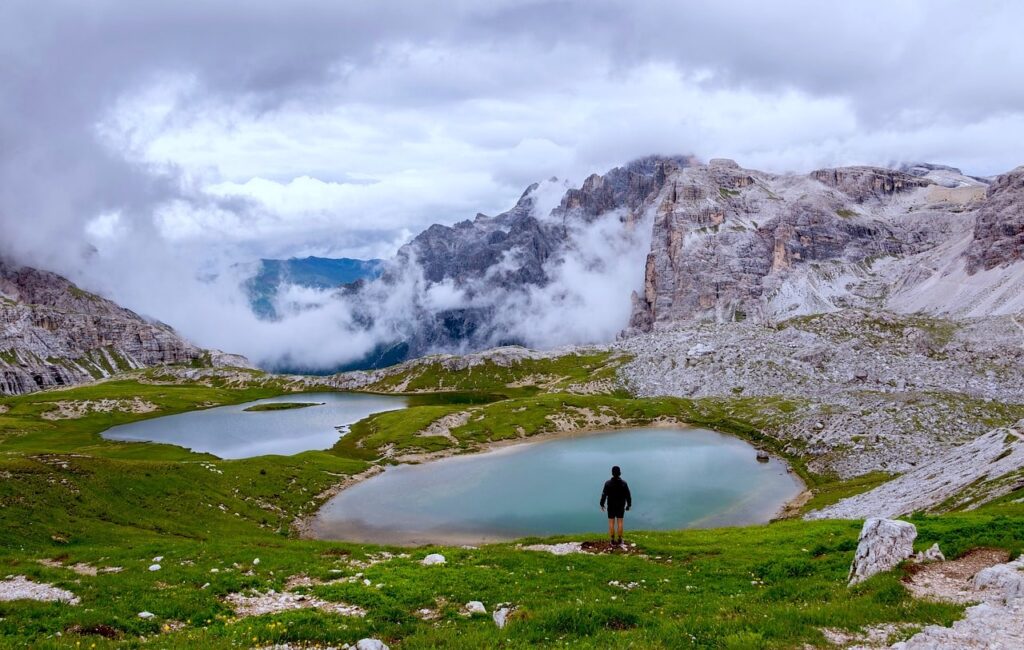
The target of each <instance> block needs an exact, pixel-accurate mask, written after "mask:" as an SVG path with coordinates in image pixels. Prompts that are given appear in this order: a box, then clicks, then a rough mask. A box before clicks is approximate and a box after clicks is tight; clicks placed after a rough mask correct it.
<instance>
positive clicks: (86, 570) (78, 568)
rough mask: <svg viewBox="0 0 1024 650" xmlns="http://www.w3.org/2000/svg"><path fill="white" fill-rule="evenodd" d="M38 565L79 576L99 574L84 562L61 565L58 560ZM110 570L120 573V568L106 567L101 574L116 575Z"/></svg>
mask: <svg viewBox="0 0 1024 650" xmlns="http://www.w3.org/2000/svg"><path fill="white" fill-rule="evenodd" d="M39 564H42V565H43V566H46V567H50V568H51V569H68V570H69V571H74V572H75V573H77V574H78V575H80V576H95V575H97V574H98V573H99V569H97V568H96V567H94V566H92V565H91V564H86V563H85V562H78V563H77V564H70V565H65V564H63V563H61V562H60V561H59V560H39ZM110 569H117V570H118V571H120V567H106V568H105V569H103V572H104V573H116V571H110Z"/></svg>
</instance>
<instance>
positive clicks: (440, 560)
mask: <svg viewBox="0 0 1024 650" xmlns="http://www.w3.org/2000/svg"><path fill="white" fill-rule="evenodd" d="M445 562H446V560H445V559H444V556H443V555H441V554H440V553H431V554H430V555H428V556H427V557H425V558H423V561H422V562H420V564H423V565H425V566H431V565H434V564H444V563H445Z"/></svg>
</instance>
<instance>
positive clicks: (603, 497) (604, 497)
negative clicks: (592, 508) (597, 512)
mask: <svg viewBox="0 0 1024 650" xmlns="http://www.w3.org/2000/svg"><path fill="white" fill-rule="evenodd" d="M607 499H608V482H607V481H605V484H604V489H602V490H601V510H604V502H605V501H606V500H607Z"/></svg>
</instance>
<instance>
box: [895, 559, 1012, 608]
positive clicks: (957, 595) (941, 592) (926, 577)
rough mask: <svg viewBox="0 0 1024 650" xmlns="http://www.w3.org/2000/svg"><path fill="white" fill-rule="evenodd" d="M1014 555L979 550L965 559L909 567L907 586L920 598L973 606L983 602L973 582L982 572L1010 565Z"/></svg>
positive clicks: (904, 582) (905, 581)
mask: <svg viewBox="0 0 1024 650" xmlns="http://www.w3.org/2000/svg"><path fill="white" fill-rule="evenodd" d="M1009 557H1010V554H1009V553H1007V552H1006V551H1003V550H1000V549H994V548H977V549H974V550H973V551H968V552H967V553H966V554H965V555H964V556H963V557H960V558H958V559H956V560H947V561H945V562H931V563H929V564H916V565H912V566H910V567H909V575H908V576H907V577H906V578H905V579H904V580H903V584H904V585H905V586H906V587H907V590H909V591H910V593H912V594H914V596H916V597H917V598H926V599H929V600H944V601H947V602H952V603H971V602H978V601H980V600H983V599H982V598H981V597H980V595H979V592H978V590H976V589H975V588H974V585H973V582H972V579H973V578H974V576H975V574H977V573H978V571H981V570H982V569H985V568H988V567H990V566H995V565H997V564H1002V563H1004V562H1006V561H1007V560H1008V559H1009Z"/></svg>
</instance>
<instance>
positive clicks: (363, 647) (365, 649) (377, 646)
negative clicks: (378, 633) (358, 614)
mask: <svg viewBox="0 0 1024 650" xmlns="http://www.w3.org/2000/svg"><path fill="white" fill-rule="evenodd" d="M356 650H390V649H389V648H388V646H387V645H386V644H385V643H384V642H383V641H379V640H377V639H359V642H358V643H356Z"/></svg>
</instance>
